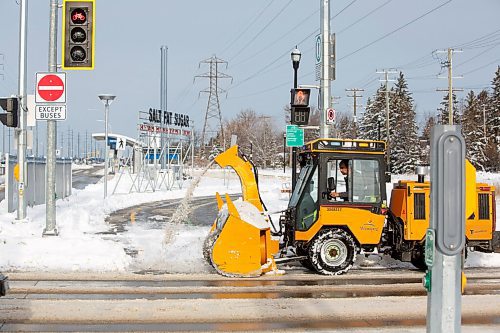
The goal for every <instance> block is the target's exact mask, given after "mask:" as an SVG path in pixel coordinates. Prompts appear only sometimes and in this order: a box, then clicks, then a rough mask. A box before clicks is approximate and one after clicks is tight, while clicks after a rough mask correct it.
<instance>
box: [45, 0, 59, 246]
mask: <svg viewBox="0 0 500 333" xmlns="http://www.w3.org/2000/svg"><path fill="white" fill-rule="evenodd" d="M57 1H58V0H50V26H49V72H51V73H55V72H57V10H58V6H57V5H58V2H57ZM56 124H57V123H56V121H55V120H47V164H46V174H47V184H46V186H47V187H46V189H45V207H46V208H45V212H46V214H45V229H43V235H44V236H57V225H56V130H57V125H56Z"/></svg>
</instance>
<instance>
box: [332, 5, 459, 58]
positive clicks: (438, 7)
mask: <svg viewBox="0 0 500 333" xmlns="http://www.w3.org/2000/svg"><path fill="white" fill-rule="evenodd" d="M451 1H452V0H448V1H446V2H444V3H442V4H440V5H439V6H437V7H434V8H433V9H431V10H429V11H428V12H426V13H424V14H422V15H420V16H419V17H417V18H415V19H413V20H411V21H410V22H408V23H405V24H403V25H402V26H400V27H399V28H397V29H395V30H393V31H391V32H389V33H387V34H385V35H383V36H382V37H380V38H377V39H376V40H374V41H373V42H371V43H368V44H366V45H364V46H362V47H360V48H359V49H357V50H355V51H353V52H351V53H349V54H347V55H345V56H343V57H342V58H340V59H338V60H337V62H339V61H341V60H342V59H345V58H347V57H350V56H352V55H354V54H356V53H358V52H359V51H361V50H364V49H366V48H367V47H370V46H372V45H373V44H375V43H378V42H379V41H381V40H383V39H385V38H387V37H389V36H390V35H392V34H394V33H396V32H398V31H399V30H402V29H404V28H406V27H407V26H409V25H410V24H412V23H414V22H416V21H418V20H420V19H421V18H424V17H425V16H427V15H429V14H431V13H433V12H435V11H436V10H438V9H440V8H441V7H443V6H445V5H447V4H448V3H450V2H451Z"/></svg>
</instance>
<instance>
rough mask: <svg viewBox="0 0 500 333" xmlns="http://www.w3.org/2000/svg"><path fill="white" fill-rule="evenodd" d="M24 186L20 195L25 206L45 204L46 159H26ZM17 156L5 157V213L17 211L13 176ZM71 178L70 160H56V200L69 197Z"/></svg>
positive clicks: (17, 193) (16, 196)
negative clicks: (22, 196)
mask: <svg viewBox="0 0 500 333" xmlns="http://www.w3.org/2000/svg"><path fill="white" fill-rule="evenodd" d="M26 162H27V169H26V174H27V175H26V177H27V178H26V184H25V185H24V188H23V189H22V193H23V195H24V196H25V198H26V205H27V206H30V207H33V206H35V205H40V204H44V203H45V184H46V174H45V170H46V168H45V165H46V159H45V158H44V157H43V158H42V157H27V158H26ZM16 164H17V156H12V155H9V154H6V155H5V199H6V200H7V211H8V212H9V213H11V212H14V211H15V210H16V209H17V203H18V199H19V183H18V182H17V180H16V179H15V176H14V168H15V166H16ZM72 181H73V177H72V174H71V159H70V158H58V159H57V160H56V198H57V199H61V198H66V197H68V196H69V195H71V185H72Z"/></svg>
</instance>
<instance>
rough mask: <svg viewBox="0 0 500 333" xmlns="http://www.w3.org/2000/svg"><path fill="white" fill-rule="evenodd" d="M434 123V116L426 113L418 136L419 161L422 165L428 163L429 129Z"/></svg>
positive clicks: (429, 149) (430, 129)
mask: <svg viewBox="0 0 500 333" xmlns="http://www.w3.org/2000/svg"><path fill="white" fill-rule="evenodd" d="M434 125H436V117H434V116H431V115H428V116H427V119H426V120H425V125H424V129H423V130H422V135H421V136H420V163H421V164H422V165H430V152H431V131H432V128H433V127H434Z"/></svg>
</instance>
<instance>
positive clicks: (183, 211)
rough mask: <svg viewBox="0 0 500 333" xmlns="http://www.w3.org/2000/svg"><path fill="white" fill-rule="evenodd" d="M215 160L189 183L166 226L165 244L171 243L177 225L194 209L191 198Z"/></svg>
mask: <svg viewBox="0 0 500 333" xmlns="http://www.w3.org/2000/svg"><path fill="white" fill-rule="evenodd" d="M214 162H215V160H212V161H211V162H210V163H208V165H207V166H206V167H205V169H203V171H202V172H201V174H199V175H198V176H197V177H196V178H195V179H194V180H193V181H192V182H191V184H190V185H189V187H188V189H187V191H186V195H185V196H184V198H183V199H182V202H181V204H180V205H179V206H178V207H177V209H176V210H175V212H174V214H172V218H171V219H170V223H168V224H167V227H166V228H165V237H164V240H163V242H164V243H165V244H169V243H171V242H172V239H173V237H174V235H175V233H176V230H177V226H178V225H179V224H181V223H184V222H186V221H187V219H188V216H189V214H190V213H191V211H192V207H191V206H190V202H191V198H192V197H193V193H194V190H195V188H196V187H198V184H199V183H200V180H201V177H203V176H204V175H205V173H207V171H208V169H210V167H211V166H212V165H213V164H214Z"/></svg>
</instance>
